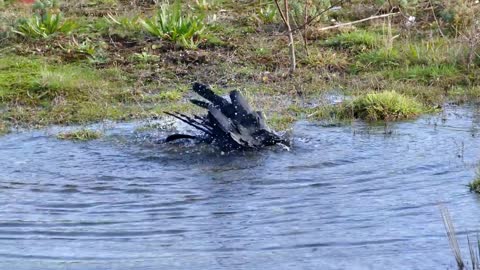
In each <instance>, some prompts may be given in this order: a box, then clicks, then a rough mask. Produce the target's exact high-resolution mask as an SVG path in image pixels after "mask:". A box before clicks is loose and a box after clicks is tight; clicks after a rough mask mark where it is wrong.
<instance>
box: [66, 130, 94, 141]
mask: <svg viewBox="0 0 480 270" xmlns="http://www.w3.org/2000/svg"><path fill="white" fill-rule="evenodd" d="M101 137H102V133H101V132H99V131H95V130H90V129H80V130H76V131H71V132H64V133H59V134H58V135H57V138H58V139H61V140H72V141H90V140H96V139H99V138H101Z"/></svg>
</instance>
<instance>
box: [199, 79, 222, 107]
mask: <svg viewBox="0 0 480 270" xmlns="http://www.w3.org/2000/svg"><path fill="white" fill-rule="evenodd" d="M192 90H193V91H194V92H195V93H197V94H199V95H200V96H202V97H203V98H205V99H206V100H208V101H210V102H212V103H213V105H215V106H217V107H219V108H222V107H224V106H228V105H230V103H229V102H228V101H227V100H226V99H224V98H222V97H221V96H219V95H217V94H215V93H214V92H213V91H212V89H211V88H210V87H209V86H208V85H205V84H201V83H197V82H196V83H194V84H193V86H192ZM197 105H198V104H197ZM202 107H203V106H202Z"/></svg>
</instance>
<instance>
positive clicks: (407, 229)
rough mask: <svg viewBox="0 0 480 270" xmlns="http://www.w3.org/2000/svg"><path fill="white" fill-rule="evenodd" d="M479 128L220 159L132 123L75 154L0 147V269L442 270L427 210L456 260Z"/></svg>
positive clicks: (311, 141) (297, 144) (472, 223)
mask: <svg viewBox="0 0 480 270" xmlns="http://www.w3.org/2000/svg"><path fill="white" fill-rule="evenodd" d="M479 125H480V114H479V113H478V111H477V110H476V109H471V108H450V109H448V111H447V113H446V114H444V115H442V116H427V117H424V118H422V119H419V120H417V121H409V122H403V123H395V124H390V125H389V126H368V125H365V124H362V123H354V124H353V125H352V126H329V127H322V126H319V125H316V124H314V123H308V122H299V123H297V124H296V126H295V134H294V138H295V139H294V147H293V148H292V150H291V151H283V150H280V149H271V150H266V151H262V152H259V153H251V152H250V153H233V154H223V155H222V154H220V153H218V152H217V151H215V150H213V149H212V148H211V147H209V146H205V145H203V146H195V145H191V144H187V145H178V144H177V145H163V144H158V143H157V141H158V138H159V137H162V136H165V135H166V132H165V131H162V130H161V131H158V132H155V133H151V134H149V133H139V132H133V131H132V130H134V129H135V128H136V126H135V123H127V124H122V125H119V126H118V127H115V128H111V129H107V131H106V132H107V134H106V136H105V137H104V138H103V139H101V140H97V141H93V142H89V143H85V144H84V143H72V142H68V141H58V140H56V139H54V138H52V137H51V136H48V135H46V134H45V133H44V132H42V131H34V132H24V133H16V134H10V135H7V136H5V137H0V167H1V168H2V170H0V202H2V203H1V204H0V216H1V219H0V258H1V259H2V260H0V261H1V262H0V269H82V270H85V269H230V268H238V269H272V268H279V267H280V268H284V269H346V268H353V269H384V266H385V265H388V266H389V268H391V269H427V268H439V267H440V268H452V267H454V260H453V257H452V256H451V255H450V250H449V248H448V242H447V240H446V238H445V234H444V231H443V224H442V223H441V218H440V214H439V211H438V204H439V203H444V204H445V205H447V206H448V207H449V208H450V211H451V212H452V214H453V218H454V222H455V225H456V227H457V228H459V231H460V233H459V238H460V240H461V242H462V243H461V244H462V246H465V239H464V238H465V237H464V236H465V235H466V233H467V232H471V231H475V230H477V229H478V228H477V225H478V224H479V221H480V217H479V216H478V214H477V213H478V211H479V210H480V204H479V203H480V201H479V200H478V198H477V197H476V196H475V195H473V194H470V193H469V192H468V190H467V189H466V188H465V185H466V183H467V182H468V181H470V179H471V178H472V177H473V174H474V170H475V167H476V164H478V160H479V157H480V144H479V143H478V135H479V130H480V129H479ZM167 131H168V130H167ZM152 134H154V135H152ZM39 267H40V268H39Z"/></svg>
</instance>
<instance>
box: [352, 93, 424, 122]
mask: <svg viewBox="0 0 480 270" xmlns="http://www.w3.org/2000/svg"><path fill="white" fill-rule="evenodd" d="M345 109H346V110H347V112H352V113H353V116H354V117H356V118H360V119H364V120H368V121H377V120H386V121H394V120H401V119H408V118H414V117H416V116H418V115H419V114H420V113H422V112H425V109H424V106H423V105H422V104H421V103H419V102H418V101H416V100H415V99H413V98H411V97H407V96H405V95H402V94H399V93H397V92H395V91H384V92H380V93H368V94H365V95H362V96H360V97H357V98H355V99H354V100H353V101H352V102H351V104H350V105H348V106H346V108H345Z"/></svg>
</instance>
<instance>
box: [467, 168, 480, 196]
mask: <svg viewBox="0 0 480 270" xmlns="http://www.w3.org/2000/svg"><path fill="white" fill-rule="evenodd" d="M468 188H469V189H470V191H473V192H476V193H480V169H478V170H477V172H476V174H475V178H474V179H473V181H472V182H470V183H469V184H468Z"/></svg>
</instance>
